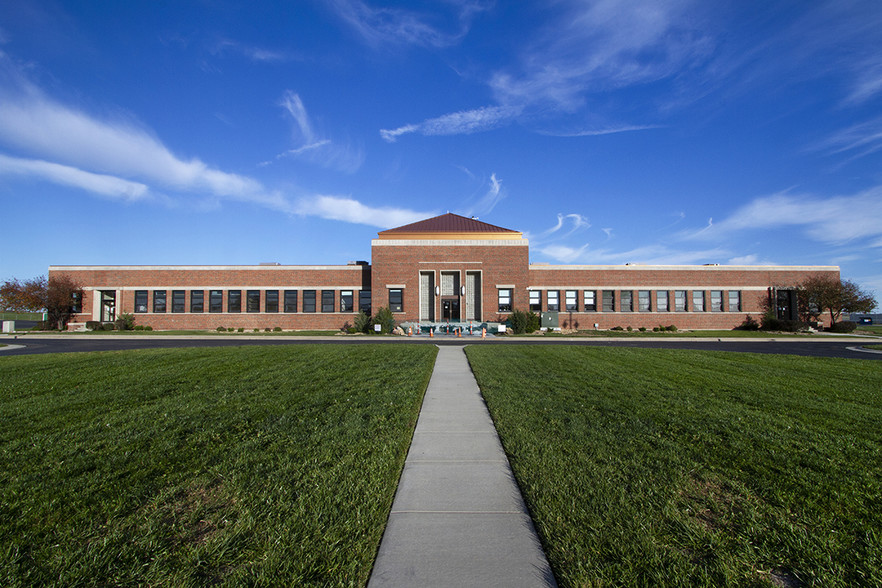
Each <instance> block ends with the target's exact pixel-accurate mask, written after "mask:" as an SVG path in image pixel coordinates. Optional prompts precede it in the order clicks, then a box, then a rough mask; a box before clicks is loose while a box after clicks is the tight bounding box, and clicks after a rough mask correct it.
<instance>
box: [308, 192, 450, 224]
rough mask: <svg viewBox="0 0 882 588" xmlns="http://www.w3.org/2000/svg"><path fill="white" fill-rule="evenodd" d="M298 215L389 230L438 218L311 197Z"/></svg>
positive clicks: (356, 202)
mask: <svg viewBox="0 0 882 588" xmlns="http://www.w3.org/2000/svg"><path fill="white" fill-rule="evenodd" d="M295 212H296V213H297V214H300V215H306V216H317V217H320V218H324V219H328V220H337V221H344V222H348V223H355V224H362V225H369V226H372V227H379V228H382V229H388V228H392V227H398V226H401V225H406V224H410V223H413V222H416V221H418V220H422V219H424V218H429V217H432V216H436V215H437V214H438V213H437V212H416V211H413V210H408V209H405V208H395V207H372V206H367V205H364V204H362V203H361V202H358V201H357V200H354V199H352V198H344V197H339V196H311V197H309V198H307V199H303V200H301V201H300V202H298V203H297V205H296V208H295Z"/></svg>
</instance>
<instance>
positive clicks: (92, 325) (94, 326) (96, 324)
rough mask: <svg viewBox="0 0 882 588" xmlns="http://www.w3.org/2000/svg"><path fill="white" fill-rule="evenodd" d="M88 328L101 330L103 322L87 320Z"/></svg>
mask: <svg viewBox="0 0 882 588" xmlns="http://www.w3.org/2000/svg"><path fill="white" fill-rule="evenodd" d="M86 329H88V330H90V331H100V330H101V323H100V322H98V321H86Z"/></svg>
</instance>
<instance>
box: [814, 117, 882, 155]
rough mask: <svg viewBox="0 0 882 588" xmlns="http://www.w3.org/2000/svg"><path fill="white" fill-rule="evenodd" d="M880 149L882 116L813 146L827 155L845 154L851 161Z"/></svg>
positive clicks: (853, 126) (846, 129) (848, 128)
mask: <svg viewBox="0 0 882 588" xmlns="http://www.w3.org/2000/svg"><path fill="white" fill-rule="evenodd" d="M880 149H882V116H878V117H875V118H871V119H869V120H866V121H863V122H860V123H857V124H854V125H851V126H849V127H847V128H845V129H842V130H840V131H838V132H836V133H834V134H833V135H831V136H830V137H828V138H827V139H825V140H824V141H821V142H820V143H818V144H816V145H814V146H813V150H816V151H821V152H825V153H828V154H847V155H849V156H850V157H852V158H853V159H857V158H860V157H864V156H866V155H870V154H871V153H875V152H876V151H879V150H880Z"/></svg>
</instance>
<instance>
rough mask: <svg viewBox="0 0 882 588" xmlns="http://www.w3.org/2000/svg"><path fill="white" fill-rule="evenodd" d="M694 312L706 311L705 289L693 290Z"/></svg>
mask: <svg viewBox="0 0 882 588" xmlns="http://www.w3.org/2000/svg"><path fill="white" fill-rule="evenodd" d="M692 312H704V290H693V291H692Z"/></svg>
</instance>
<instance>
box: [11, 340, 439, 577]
mask: <svg viewBox="0 0 882 588" xmlns="http://www.w3.org/2000/svg"><path fill="white" fill-rule="evenodd" d="M436 353H437V350H436V348H434V347H430V346H394V347H392V346H383V345H379V346H373V345H359V346H346V347H339V346H333V347H328V346H320V345H307V346H296V347H287V346H284V347H271V348H267V347H237V348H224V349H177V350H146V351H124V352H97V353H83V354H76V355H69V354H48V355H44V356H28V357H7V358H2V359H0V370H2V373H3V377H2V378H0V413H2V414H3V418H2V419H0V546H2V547H0V584H2V585H6V586H16V585H53V584H54V585H79V584H89V583H95V584H107V585H123V584H146V585H176V586H177V585H180V586H188V585H190V586H192V585H204V584H210V583H223V582H230V583H232V584H249V585H254V584H262V585H322V586H331V585H339V586H358V585H364V584H365V583H366V582H367V579H368V577H369V575H370V571H371V567H372V565H373V561H374V558H375V556H376V550H377V548H378V546H379V543H380V539H381V538H382V533H383V530H384V527H385V524H386V520H387V518H388V513H389V509H390V507H391V504H392V499H393V497H394V493H395V490H396V486H397V483H398V479H399V476H400V473H401V469H402V467H403V463H404V459H405V457H406V454H407V450H408V447H409V445H410V440H411V438H412V435H413V429H414V427H415V424H416V420H417V417H418V415H419V409H420V405H421V402H422V398H423V395H424V393H425V389H426V386H427V384H428V381H429V377H430V376H431V373H432V367H433V365H434V358H435V355H436Z"/></svg>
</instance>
